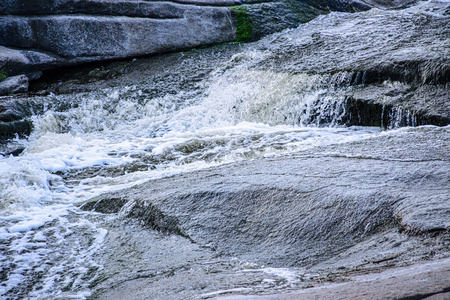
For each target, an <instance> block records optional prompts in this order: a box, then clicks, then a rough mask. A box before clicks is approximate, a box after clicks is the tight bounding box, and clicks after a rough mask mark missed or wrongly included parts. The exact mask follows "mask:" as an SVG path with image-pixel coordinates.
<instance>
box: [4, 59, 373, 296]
mask: <svg viewBox="0 0 450 300" xmlns="http://www.w3.org/2000/svg"><path fill="white" fill-rule="evenodd" d="M213 76H214V78H213V79H212V80H211V82H212V84H211V85H210V86H209V87H208V88H207V90H206V91H205V93H203V94H201V95H199V96H196V97H194V98H189V95H187V96H186V95H185V94H184V93H183V92H181V93H180V94H176V95H166V96H164V97H161V98H147V97H145V92H144V90H145V87H142V86H139V87H137V86H130V87H125V88H113V89H105V90H101V91H98V92H91V93H83V94H76V95H61V96H48V97H42V98H41V99H35V101H43V102H52V101H53V102H57V101H67V102H70V103H73V107H72V108H71V109H69V110H67V111H63V112H55V111H53V110H47V111H45V112H44V113H43V114H42V115H37V116H35V117H34V120H33V122H34V127H35V131H34V132H33V134H32V136H31V137H30V138H29V139H28V140H16V141H14V142H15V143H17V144H22V145H23V146H24V147H25V148H26V150H25V151H24V153H23V154H22V155H20V156H18V157H14V156H9V157H3V158H1V160H0V166H1V168H0V176H1V177H0V180H1V181H0V187H1V188H0V193H1V195H0V199H1V203H0V205H1V208H2V214H1V217H0V222H1V225H2V227H1V236H0V238H1V239H2V252H1V253H2V256H1V258H0V259H1V262H2V270H1V274H2V285H1V290H0V292H1V293H2V294H3V295H18V296H23V295H24V294H22V293H25V295H28V296H29V297H34V296H36V297H38V296H41V295H57V294H58V293H60V292H61V291H72V290H73V291H77V293H78V295H79V296H80V297H82V296H83V291H88V288H87V287H88V286H89V282H91V281H95V280H96V274H97V273H96V272H97V271H98V270H99V269H100V268H101V266H99V265H97V264H96V262H95V261H94V260H93V259H92V254H93V253H94V252H95V251H96V249H97V248H98V247H101V243H102V240H103V238H104V236H105V235H106V231H105V230H104V229H102V228H97V226H96V224H95V222H93V221H92V220H91V219H92V218H95V216H87V213H84V212H80V210H79V209H78V208H77V207H76V204H77V203H80V202H83V201H85V200H87V199H89V198H91V197H93V196H96V195H99V194H101V193H103V192H107V191H112V190H116V189H122V188H125V187H129V186H132V185H134V184H137V183H141V182H144V181H147V180H150V179H153V178H161V177H164V176H169V175H172V174H176V173H180V172H188V171H192V170H197V169H201V168H208V167H212V166H216V165H220V164H224V163H229V162H235V161H239V160H244V159H252V158H256V157H261V156H270V155H279V154H282V153H288V152H292V151H296V150H299V149H305V148H309V147H314V146H317V145H324V144H330V143H344V142H348V141H353V140H358V139H363V138H366V137H369V136H372V135H374V134H377V133H378V132H379V129H376V128H353V127H352V128H345V127H339V126H334V125H335V124H334V123H333V122H335V120H332V121H331V124H330V125H331V126H326V127H320V126H316V125H315V124H311V123H309V124H308V121H309V119H310V118H311V116H310V115H309V111H310V110H312V109H313V108H314V109H316V108H315V107H313V105H312V104H314V103H317V100H318V99H319V98H327V97H328V98H329V99H325V100H326V101H321V103H322V104H321V105H323V106H326V105H329V106H330V107H332V108H331V109H328V110H327V109H323V112H324V114H338V113H339V111H338V110H336V109H335V108H334V106H336V105H338V104H339V98H333V97H331V96H330V94H329V93H328V94H327V93H326V91H324V90H317V89H315V81H317V80H318V79H317V78H315V77H307V76H305V75H287V74H276V73H269V72H262V71H259V72H257V71H248V70H246V69H245V68H244V67H242V66H240V67H236V68H234V69H232V70H229V71H226V72H224V73H217V74H214V75H213ZM55 98H56V99H55ZM327 101H328V102H327ZM338 117H339V116H338V115H336V116H334V119H335V118H338ZM332 119H333V118H332ZM307 125H309V126H307ZM80 233H81V234H80ZM12 298H14V296H13V297H12Z"/></svg>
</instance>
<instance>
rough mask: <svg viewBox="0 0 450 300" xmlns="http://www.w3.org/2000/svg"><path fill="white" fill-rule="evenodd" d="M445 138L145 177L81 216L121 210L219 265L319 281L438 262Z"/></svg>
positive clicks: (405, 139)
mask: <svg viewBox="0 0 450 300" xmlns="http://www.w3.org/2000/svg"><path fill="white" fill-rule="evenodd" d="M449 138H450V131H449V128H448V127H444V128H438V127H422V128H418V129H412V128H411V129H405V130H403V131H402V132H401V134H399V133H398V132H397V133H396V134H390V133H389V132H387V133H386V134H382V135H380V136H378V137H375V138H371V139H368V140H363V141H360V142H357V143H346V144H342V145H339V144H338V145H332V146H325V147H317V148H314V149H313V150H311V149H310V150H307V151H302V152H300V153H297V154H293V155H289V156H282V157H276V158H265V159H258V160H253V161H248V162H240V163H236V164H231V165H226V166H222V167H218V168H214V169H210V170H204V171H199V172H194V173H189V174H184V175H178V176H173V177H170V178H166V179H161V180H153V181H150V182H148V183H145V184H142V185H140V186H137V187H134V188H132V189H129V190H125V191H121V192H117V193H112V194H110V195H104V196H101V197H99V198H97V199H94V200H93V202H92V203H89V204H87V205H85V209H98V210H99V211H105V212H111V211H119V210H118V207H120V206H122V208H121V209H120V215H121V216H122V217H126V218H132V219H134V220H138V221H139V222H140V223H141V225H142V226H143V227H147V228H149V229H156V230H158V231H161V232H166V233H170V234H175V235H181V236H183V237H187V238H188V239H189V240H191V241H193V242H194V243H196V244H198V245H200V246H203V247H206V248H207V249H212V250H214V251H215V252H216V253H217V254H220V255H223V256H224V257H237V259H238V260H239V261H247V262H251V263H254V264H256V265H257V266H261V265H269V266H271V267H273V266H278V267H286V266H291V267H306V268H307V271H303V272H312V273H316V272H317V273H318V274H327V275H321V276H325V278H328V279H324V280H325V281H327V280H330V281H342V280H346V277H347V276H349V274H361V272H370V271H372V270H373V269H378V270H379V269H380V268H381V269H383V268H386V267H393V266H403V265H409V264H411V263H414V262H421V261H423V260H426V259H431V258H432V259H437V258H445V257H447V256H448V252H447V249H448V245H449V241H450V240H449V229H450V223H449V220H448V215H449V213H450V203H449V199H448V195H449V192H450V189H449V182H450V177H449V175H448V174H450V156H449V153H450V148H449V145H450V143H449V141H450V140H449ZM118 204H120V205H119V206H118ZM111 208H114V209H111ZM308 270H309V271H308ZM224 272H225V271H224ZM227 272H228V271H227ZM227 272H225V273H227ZM352 272H353V273H352ZM442 272H444V273H443V274H447V275H448V270H443V271H442ZM222 275H224V274H222ZM408 276H409V274H408ZM423 276H427V275H426V274H425V275H423ZM438 277H440V276H438ZM176 278H177V277H176V276H175V277H174V279H173V280H178V279H176ZM347 280H348V279H347ZM150 281H151V280H150ZM386 282H389V280H386ZM386 282H379V283H376V282H375V283H373V284H375V285H376V284H379V285H383V286H384V287H385V286H386V285H385V284H386ZM135 283H137V284H138V285H140V283H138V282H135ZM155 284H156V283H155ZM371 284H372V283H371ZM127 286H128V288H134V286H135V285H134V284H133V280H131V281H129V282H127V283H126V285H124V286H120V285H119V286H118V287H117V288H118V289H117V290H116V291H117V292H118V293H119V294H118V295H120V294H121V293H123V290H122V288H125V289H127ZM157 286H158V285H157V284H156V287H157ZM237 286H239V284H237ZM234 287H236V286H234ZM297 287H298V286H297ZM439 287H440V288H442V284H440V285H439ZM216 288H218V287H217V286H216ZM228 288H230V287H229V286H228ZM249 288H250V289H251V288H252V285H251V284H249ZM255 288H256V287H255ZM368 288H369V287H368ZM444 288H445V287H444ZM337 289H339V288H337ZM119 291H120V292H119ZM256 291H257V289H256V290H253V292H256ZM235 292H237V293H242V291H239V290H236V291H235ZM247 292H249V291H247ZM348 293H350V294H349V295H352V296H355V295H357V294H355V293H353V292H351V290H349V291H348ZM105 295H108V296H106V298H110V297H114V295H115V292H114V290H112V291H111V290H110V291H108V292H106V294H105ZM308 295H309V294H308ZM405 295H409V294H408V293H403V294H402V296H405ZM409 296H411V295H409ZM175 298H176V297H175ZM288 299H289V298H288Z"/></svg>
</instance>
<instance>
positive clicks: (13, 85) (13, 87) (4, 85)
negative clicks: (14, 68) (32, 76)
mask: <svg viewBox="0 0 450 300" xmlns="http://www.w3.org/2000/svg"><path fill="white" fill-rule="evenodd" d="M26 92H28V77H27V76H25V75H18V76H11V77H8V78H6V79H4V80H2V81H0V96H3V95H9V94H17V93H26Z"/></svg>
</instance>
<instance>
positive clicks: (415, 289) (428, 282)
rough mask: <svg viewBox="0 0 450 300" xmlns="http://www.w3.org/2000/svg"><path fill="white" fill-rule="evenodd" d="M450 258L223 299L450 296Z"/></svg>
mask: <svg viewBox="0 0 450 300" xmlns="http://www.w3.org/2000/svg"><path fill="white" fill-rule="evenodd" d="M449 290H450V260H449V259H445V260H442V261H437V262H434V263H425V264H418V265H416V266H414V267H409V268H399V269H393V270H389V271H385V272H381V273H377V274H372V275H366V276H359V277H355V278H352V280H351V281H350V282H346V283H340V284H330V285H325V286H321V287H316V288H311V289H305V290H302V291H298V292H292V293H286V294H278V295H271V296H242V295H241V296H229V297H226V296H225V297H218V298H214V299H220V300H238V299H239V300H249V299H253V300H275V299H279V300H295V299H330V300H344V299H374V300H375V299H436V300H437V299H442V300H444V299H449V297H448V296H449V293H448V291H449Z"/></svg>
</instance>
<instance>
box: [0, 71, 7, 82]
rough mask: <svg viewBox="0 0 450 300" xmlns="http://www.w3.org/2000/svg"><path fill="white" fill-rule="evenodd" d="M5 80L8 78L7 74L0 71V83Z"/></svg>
mask: <svg viewBox="0 0 450 300" xmlns="http://www.w3.org/2000/svg"><path fill="white" fill-rule="evenodd" d="M6 78H8V72H6V71H5V70H2V69H0V81H2V80H3V79H6Z"/></svg>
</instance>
